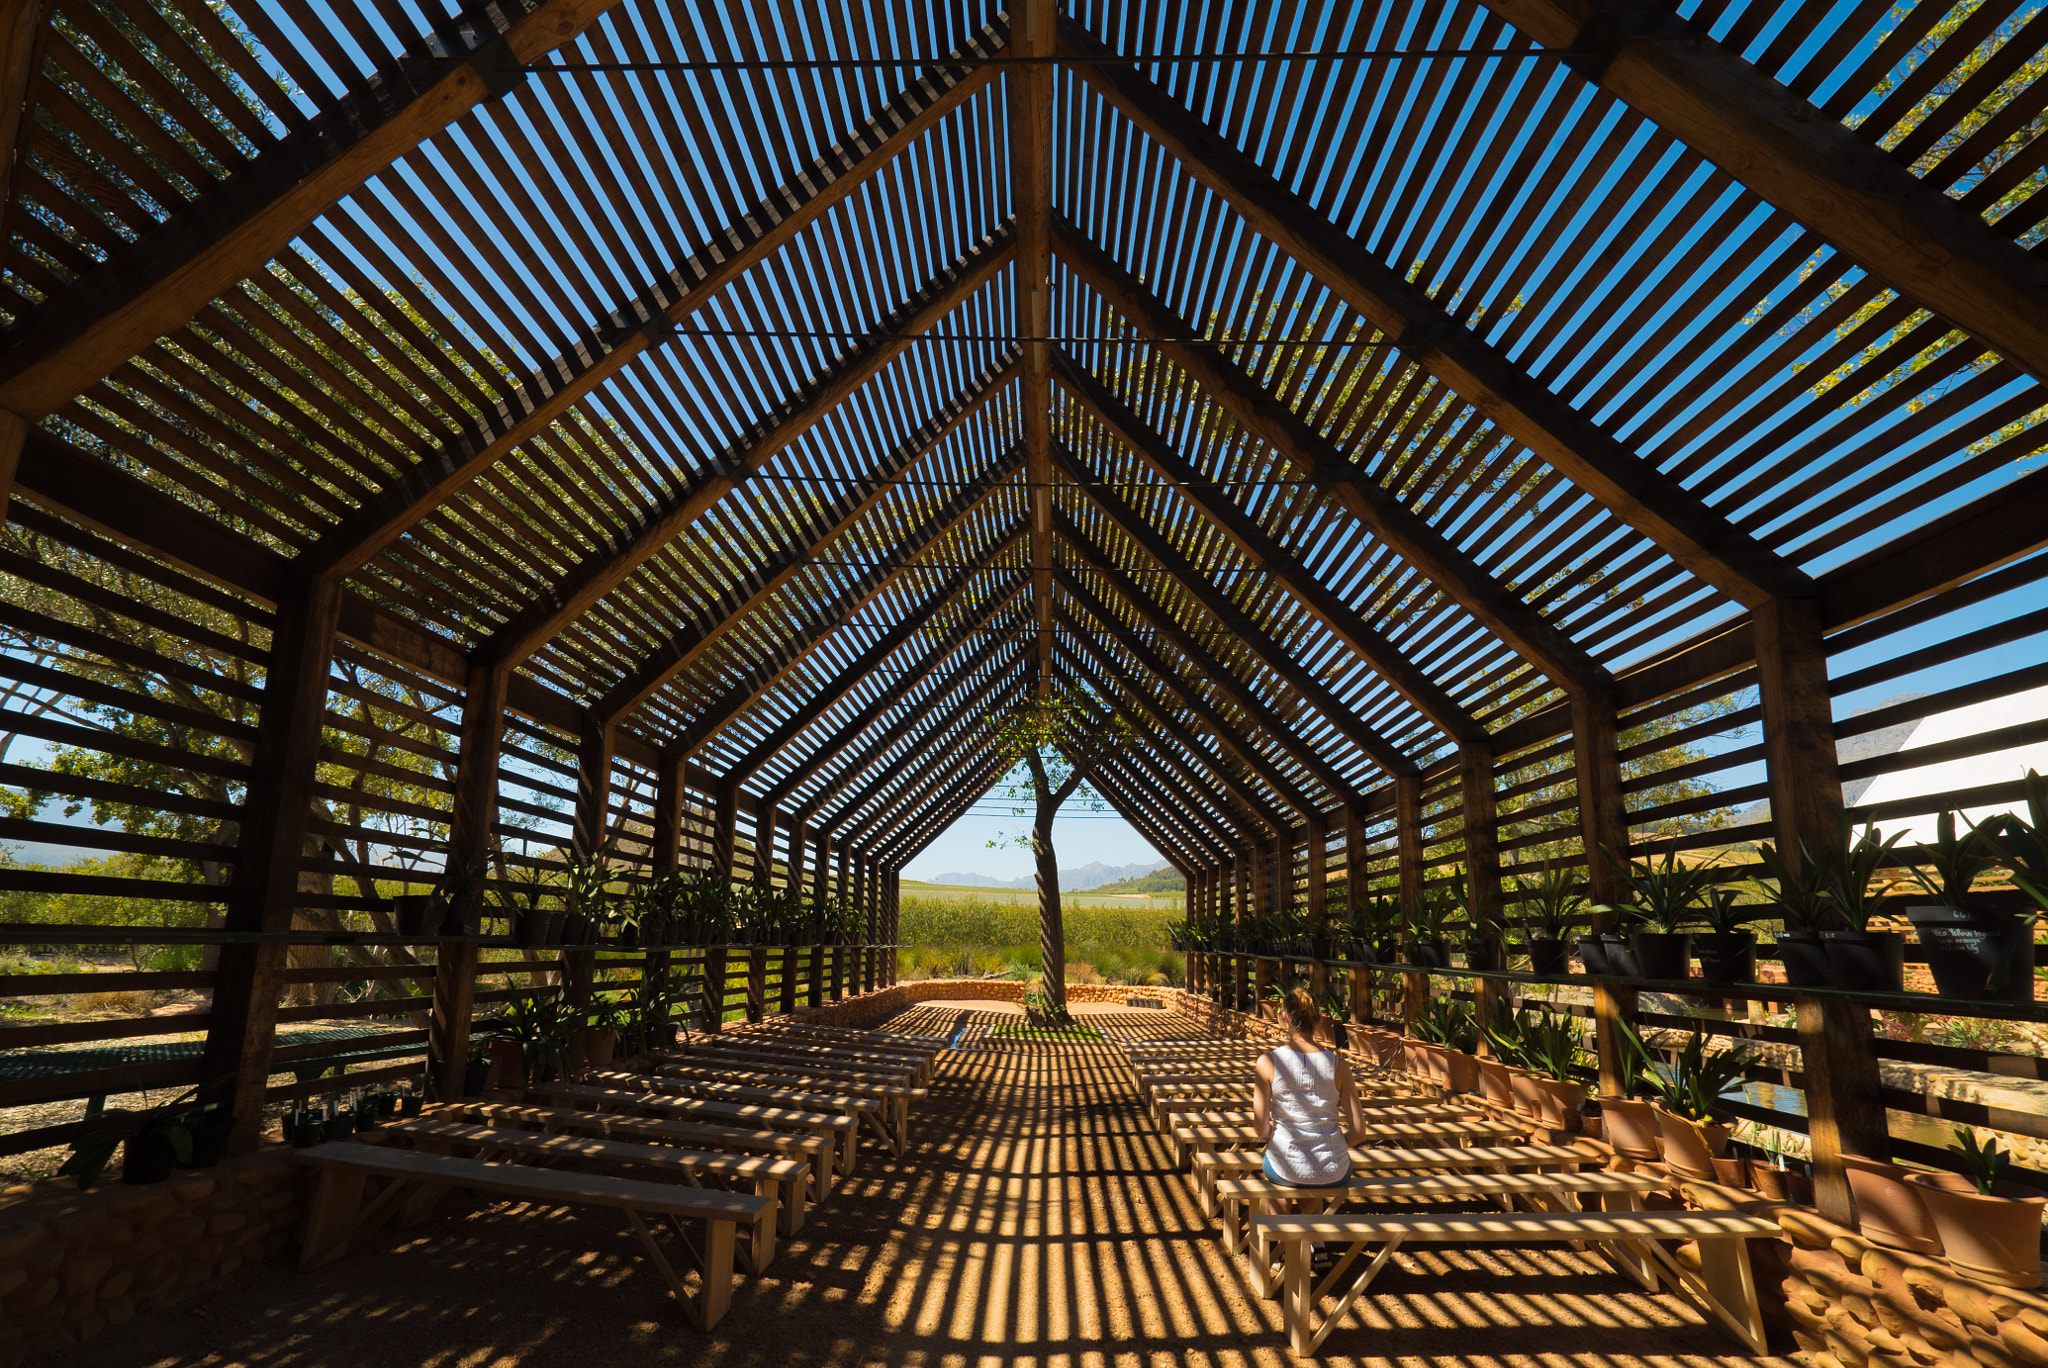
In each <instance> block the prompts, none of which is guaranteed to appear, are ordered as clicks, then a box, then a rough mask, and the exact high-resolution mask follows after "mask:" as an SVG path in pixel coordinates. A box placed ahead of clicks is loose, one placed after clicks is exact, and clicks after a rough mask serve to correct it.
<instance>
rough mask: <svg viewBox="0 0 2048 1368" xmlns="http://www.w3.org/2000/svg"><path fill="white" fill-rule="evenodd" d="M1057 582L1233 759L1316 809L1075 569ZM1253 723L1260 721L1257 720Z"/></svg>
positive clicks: (1304, 808) (1302, 807) (1300, 807)
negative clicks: (1075, 572)
mask: <svg viewBox="0 0 2048 1368" xmlns="http://www.w3.org/2000/svg"><path fill="white" fill-rule="evenodd" d="M1054 578H1055V580H1056V581H1057V582H1058V584H1059V585H1060V587H1061V588H1063V589H1065V590H1066V591H1067V595H1068V597H1070V598H1071V599H1073V601H1074V602H1075V603H1076V604H1078V605H1079V606H1080V607H1081V608H1082V609H1083V610H1084V611H1085V612H1086V613H1087V614H1088V616H1089V617H1091V618H1094V619H1095V620H1096V622H1098V623H1100V624H1101V626H1102V630H1103V631H1104V632H1106V633H1107V634H1108V636H1109V638H1110V639H1111V640H1113V641H1115V642H1116V643H1117V644H1118V645H1119V646H1121V647H1123V648H1124V650H1125V651H1127V652H1129V653H1130V655H1131V656H1132V657H1134V658H1135V659H1136V660H1137V662H1138V664H1139V665H1141V666H1143V667H1144V668H1145V669H1146V670H1147V671H1148V672H1150V673H1151V674H1152V676H1153V677H1154V678H1156V679H1157V680H1158V681H1159V683H1160V685H1161V687H1162V688H1163V689H1164V690H1165V691H1166V693H1167V695H1168V696H1169V697H1171V698H1177V699H1179V700H1180V706H1181V708H1182V709H1183V710H1184V711H1185V712H1187V713H1188V714H1189V715H1191V716H1192V717H1194V718H1196V719H1197V720H1199V721H1200V722H1201V723H1202V725H1203V726H1204V727H1206V728H1207V729H1208V731H1209V734H1210V735H1212V736H1214V737H1215V738H1216V739H1217V740H1218V741H1219V742H1221V743H1222V744H1223V746H1224V748H1225V749H1227V750H1228V751H1229V752H1230V753H1231V754H1232V755H1235V756H1236V757H1237V758H1238V760H1239V761H1240V762H1241V763H1242V764H1243V765H1244V766H1245V768H1246V769H1249V770H1251V771H1252V772H1253V773H1254V774H1256V775H1258V776H1259V778H1261V779H1263V780H1264V781H1265V782H1266V785H1267V787H1269V788H1271V789H1272V790H1273V792H1275V793H1277V794H1279V795H1280V797H1281V798H1282V799H1283V800H1284V801H1285V802H1286V803H1287V805H1288V806H1289V807H1291V808H1293V809H1294V810H1295V811H1296V812H1298V813H1300V814H1301V815H1302V816H1304V817H1306V816H1307V815H1308V814H1309V813H1311V812H1314V811H1316V810H1317V805H1316V801H1315V799H1313V798H1311V797H1309V795H1308V794H1307V793H1305V792H1303V791H1302V788H1301V786H1300V785H1299V784H1296V783H1295V782H1294V780H1293V779H1292V778H1291V777H1290V776H1289V775H1287V774H1285V773H1283V772H1282V771H1281V770H1280V769H1279V768H1277V767H1276V766H1275V765H1274V763H1273V761H1272V760H1271V759H1270V758H1269V757H1268V756H1266V755H1263V754H1261V753H1260V751H1259V749H1258V746H1257V745H1256V744H1255V743H1254V742H1253V741H1252V739H1251V738H1250V737H1247V736H1246V735H1244V733H1243V732H1242V731H1241V730H1240V729H1239V727H1238V726H1237V724H1235V723H1234V722H1232V721H1231V720H1230V719H1229V718H1228V717H1225V716H1224V715H1223V714H1222V713H1221V712H1219V711H1217V709H1216V707H1215V705H1213V704H1212V703H1210V702H1209V699H1208V696H1207V695H1206V693H1204V692H1203V690H1202V689H1201V687H1200V685H1195V684H1189V683H1188V682H1187V676H1186V674H1185V673H1184V672H1183V671H1182V670H1180V669H1176V668H1175V667H1174V666H1173V664H1172V663H1171V662H1169V661H1168V660H1167V659H1166V658H1165V657H1164V656H1162V655H1160V654H1159V653H1158V652H1157V651H1155V650H1153V649H1152V647H1151V646H1150V645H1149V644H1148V643H1147V642H1146V641H1145V640H1144V638H1142V637H1140V636H1139V635H1138V634H1137V633H1136V632H1134V631H1132V630H1131V629H1130V628H1129V627H1128V626H1126V625H1125V624H1124V622H1123V621H1122V619H1120V618H1118V617H1117V615H1116V614H1115V613H1114V612H1112V611H1111V610H1110V607H1109V605H1108V604H1106V603H1104V602H1103V601H1102V600H1101V599H1099V598H1097V597H1096V596H1095V594H1094V593H1093V592H1092V591H1091V590H1090V589H1089V588H1088V587H1087V586H1086V585H1084V584H1082V583H1081V581H1080V580H1079V579H1078V578H1077V577H1075V575H1074V574H1073V572H1072V571H1069V570H1067V569H1066V568H1065V567H1064V566H1062V567H1061V568H1060V569H1058V570H1057V571H1055V572H1054ZM1190 663H1191V664H1192V663H1193V662H1190ZM1195 673H1196V675H1197V676H1198V677H1200V678H1201V680H1202V682H1203V683H1214V682H1215V681H1213V680H1211V679H1209V678H1208V676H1207V674H1206V672H1205V671H1203V670H1201V668H1200V667H1199V665H1197V666H1196V667H1195ZM1253 720H1255V721H1256V718H1255V719H1253Z"/></svg>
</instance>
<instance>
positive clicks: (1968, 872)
mask: <svg viewBox="0 0 2048 1368" xmlns="http://www.w3.org/2000/svg"><path fill="white" fill-rule="evenodd" d="M1994 820H2000V824H2001V826H2002V825H2003V822H2002V819H1994ZM1989 826H1990V823H1989V822H1987V823H1986V824H1985V826H1983V827H1974V826H1973V827H1971V828H1970V830H1969V833H1968V834H1967V835H1961V836H1959V835H1957V834H1956V814H1954V813H1953V812H1944V813H1942V814H1941V815H1940V816H1939V817H1936V818H1935V819H1934V844H1933V845H1926V844H1922V845H1921V846H1920V847H1919V851H1920V856H1919V859H1918V861H1916V863H1915V865H1914V867H1913V870H1912V877H1913V882H1915V883H1917V884H1919V885H1920V886H1921V887H1922V888H1924V889H1926V890H1927V892H1928V895H1929V896H1930V897H1932V898H1934V899H1935V900H1936V901H1938V902H1940V903H1941V904H1942V906H1944V907H1953V908H1958V909H1960V908H1961V907H1962V906H1963V904H1964V903H1966V902H1968V901H1969V898H1970V892H1971V890H1972V889H1973V888H1975V887H1976V883H1977V879H1978V876H1980V875H1981V874H1983V873H1984V871H1985V870H1987V869H1989V868H1990V867H1991V866H1992V865H1993V864H1994V863H1996V862H1997V858H1998V849H1997V847H1996V846H1994V845H1993V844H1992V841H1991V837H1990V834H1989V832H1988V831H1987V830H1986V828H1987V827H1989ZM1920 865H1926V866H1928V867H1929V868H1930V869H1932V870H1933V871H1934V877H1933V878H1932V879H1930V878H1928V877H1927V875H1926V874H1924V873H1922V872H1921V870H1920V867H1919V866H1920Z"/></svg>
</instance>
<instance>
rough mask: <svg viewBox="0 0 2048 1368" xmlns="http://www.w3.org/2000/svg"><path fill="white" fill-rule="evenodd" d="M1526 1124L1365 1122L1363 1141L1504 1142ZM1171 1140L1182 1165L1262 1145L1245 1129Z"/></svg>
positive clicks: (1196, 1129)
mask: <svg viewBox="0 0 2048 1368" xmlns="http://www.w3.org/2000/svg"><path fill="white" fill-rule="evenodd" d="M1529 1131H1530V1123H1517V1122H1513V1121H1488V1120H1484V1119H1481V1120H1472V1121H1434V1120H1427V1119H1424V1118H1421V1117H1417V1118H1415V1119H1414V1120H1389V1121H1385V1122H1372V1121H1368V1122H1367V1123H1366V1126H1365V1132H1364V1135H1363V1136H1362V1137H1361V1138H1363V1139H1364V1140H1367V1141H1372V1140H1505V1139H1508V1138H1511V1137H1516V1136H1525V1135H1527V1134H1528V1133H1529ZM1170 1134H1171V1135H1172V1136H1173V1144H1174V1151H1175V1155H1176V1157H1177V1158H1178V1160H1179V1162H1180V1163H1182V1164H1186V1163H1188V1162H1189V1159H1190V1157H1191V1156H1192V1155H1194V1154H1195V1153H1197V1152H1199V1151H1201V1150H1217V1149H1236V1148H1239V1147H1241V1146H1245V1145H1261V1146H1263V1145H1264V1144H1265V1140H1264V1139H1263V1137H1261V1136H1260V1135H1259V1132H1258V1130H1257V1128H1256V1127H1253V1126H1249V1125H1222V1126H1175V1127H1174V1128H1173V1129H1172V1131H1171V1132H1170Z"/></svg>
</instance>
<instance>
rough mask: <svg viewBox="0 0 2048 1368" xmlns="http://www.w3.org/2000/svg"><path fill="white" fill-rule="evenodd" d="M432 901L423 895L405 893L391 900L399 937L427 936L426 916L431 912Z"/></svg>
mask: <svg viewBox="0 0 2048 1368" xmlns="http://www.w3.org/2000/svg"><path fill="white" fill-rule="evenodd" d="M433 907H434V899H433V898H432V897H431V896H430V895H428V894H425V893H407V894H405V895H404V896H402V897H397V898H393V899H392V900H391V910H392V914H393V915H394V916H396V917H397V919H398V934H399V935H401V936H424V935H426V934H427V915H428V914H429V913H430V912H431V911H432V910H433Z"/></svg>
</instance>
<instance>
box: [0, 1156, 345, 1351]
mask: <svg viewBox="0 0 2048 1368" xmlns="http://www.w3.org/2000/svg"><path fill="white" fill-rule="evenodd" d="M309 1177H310V1173H309V1171H308V1170H307V1169H306V1168H305V1167H304V1166H302V1165H300V1164H297V1163H295V1162H293V1160H292V1152H291V1150H290V1148H289V1147H287V1146H284V1145H278V1144H271V1145H265V1146H264V1147H263V1148H262V1149H259V1150H257V1151H256V1152H255V1153H253V1154H248V1155H244V1156H242V1157H241V1158H239V1159H230V1160H228V1161H226V1162H225V1163H222V1164H221V1165H219V1166H218V1167H216V1168H210V1169H199V1170H193V1171H190V1172H182V1173H178V1174H176V1175H174V1176H173V1177H172V1178H171V1180H170V1181H169V1182H164V1183H150V1184H146V1185H140V1186H136V1187H128V1186H126V1185H124V1184H123V1183H122V1182H121V1175H120V1165H119V1160H118V1156H117V1158H116V1162H115V1163H114V1164H113V1165H110V1166H109V1169H108V1173H107V1176H106V1177H105V1178H103V1179H102V1180H101V1181H100V1182H99V1183H98V1184H96V1185H95V1186H93V1187H92V1188H89V1189H87V1190H85V1191H82V1192H81V1191H80V1190H79V1188H78V1185H77V1183H76V1181H75V1180H73V1179H70V1178H53V1179H49V1180H47V1181H45V1182H41V1183H32V1184H28V1185H25V1186H22V1187H11V1188H7V1189H6V1190H4V1191H0V1368H15V1365H17V1364H19V1363H21V1362H22V1360H23V1359H24V1358H25V1357H27V1356H29V1355H32V1354H46V1353H51V1352H54V1351H56V1350H60V1349H68V1348H70V1347H71V1346H73V1345H76V1344H78V1343H80V1342H81V1341H84V1340H87V1339H90V1338H92V1337H93V1336H94V1335H97V1334H99V1333H100V1332H101V1331H103V1330H105V1329H107V1328H108V1327H109V1326H114V1325H119V1324H121V1323H122V1322H124V1321H127V1320H130V1319H132V1318H133V1317H134V1316H135V1314H136V1313H137V1312H138V1311H145V1310H155V1309H159V1308H162V1307H165V1306H169V1305H171V1304H173V1303H175V1302H176V1301H177V1300H178V1299H179V1298H180V1297H182V1296H183V1295H184V1294H186V1293H188V1292H191V1291H194V1290H196V1289H199V1288H210V1287H217V1286H219V1285H220V1284H221V1282H222V1281H223V1280H224V1279H226V1278H228V1277H229V1276H230V1275H232V1274H233V1273H234V1272H235V1271H236V1270H237V1269H240V1268H243V1267H246V1266H247V1265H250V1264H254V1263H258V1262H260V1261H262V1260H264V1259H274V1258H277V1257H279V1256H280V1255H282V1254H283V1253H284V1251H285V1248H286V1246H287V1245H290V1244H292V1243H294V1242H295V1241H296V1238H297V1230H298V1226H299V1222H300V1220H301V1219H302V1217H303V1216H304V1213H305V1207H306V1194H307V1192H308V1191H309V1190H310V1189H309Z"/></svg>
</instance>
